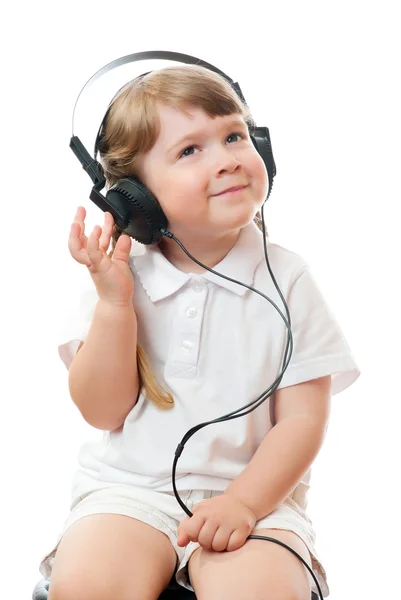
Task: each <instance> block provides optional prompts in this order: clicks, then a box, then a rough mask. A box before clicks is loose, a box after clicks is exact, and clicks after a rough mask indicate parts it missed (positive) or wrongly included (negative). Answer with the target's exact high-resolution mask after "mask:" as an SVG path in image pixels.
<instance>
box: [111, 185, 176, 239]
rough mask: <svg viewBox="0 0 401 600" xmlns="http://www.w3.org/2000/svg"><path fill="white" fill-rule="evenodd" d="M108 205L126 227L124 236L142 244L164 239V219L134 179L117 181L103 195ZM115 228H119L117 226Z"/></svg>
mask: <svg viewBox="0 0 401 600" xmlns="http://www.w3.org/2000/svg"><path fill="white" fill-rule="evenodd" d="M106 199H107V202H108V203H109V204H110V205H111V206H112V207H113V208H115V210H117V211H118V212H119V213H120V214H123V215H126V221H125V223H127V222H128V225H125V227H124V228H123V232H124V233H126V234H127V235H129V236H130V237H132V238H134V239H135V240H137V241H138V242H140V243H141V244H154V243H157V242H159V241H160V239H161V238H162V237H163V234H162V232H161V230H162V229H166V228H167V218H166V215H165V214H164V212H163V210H162V207H161V206H160V204H159V202H158V201H157V199H156V198H155V196H154V195H153V194H152V192H151V191H150V190H149V189H148V188H147V187H146V186H145V185H144V184H143V183H142V182H141V181H139V179H137V178H136V177H125V178H123V179H119V180H118V181H117V182H116V183H115V184H114V185H113V186H112V187H111V188H110V189H109V190H108V191H107V194H106ZM117 225H118V224H117Z"/></svg>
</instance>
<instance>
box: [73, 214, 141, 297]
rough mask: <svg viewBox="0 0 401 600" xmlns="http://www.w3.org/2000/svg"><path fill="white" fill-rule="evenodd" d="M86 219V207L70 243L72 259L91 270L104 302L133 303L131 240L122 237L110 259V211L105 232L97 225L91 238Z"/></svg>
mask: <svg viewBox="0 0 401 600" xmlns="http://www.w3.org/2000/svg"><path fill="white" fill-rule="evenodd" d="M85 216H86V211H85V208H83V207H82V206H80V207H78V209H77V212H76V215H75V219H74V222H73V223H72V225H71V231H70V237H69V240H68V248H69V251H70V253H71V256H72V257H73V258H74V259H75V260H76V261H77V262H79V263H80V264H81V265H86V266H87V267H88V270H89V273H90V275H91V277H92V279H93V282H94V284H95V286H96V290H97V293H98V296H99V298H100V299H101V300H104V301H106V302H108V303H110V304H115V305H128V304H129V303H132V297H133V295H134V281H133V276H132V272H131V269H130V267H129V264H128V259H129V253H130V250H131V238H130V237H129V236H128V235H121V236H120V237H119V239H118V241H117V244H116V247H115V249H114V253H113V256H112V258H110V256H109V255H108V254H107V252H108V249H109V245H110V240H111V236H112V233H113V226H114V219H113V217H112V215H111V214H110V213H108V212H106V213H105V216H104V225H103V229H102V228H101V227H99V225H96V226H95V227H94V229H93V231H92V233H91V234H90V236H89V238H87V237H86V235H85Z"/></svg>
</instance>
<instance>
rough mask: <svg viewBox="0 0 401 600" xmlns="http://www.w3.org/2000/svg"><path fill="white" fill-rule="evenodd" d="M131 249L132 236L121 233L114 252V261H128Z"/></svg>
mask: <svg viewBox="0 0 401 600" xmlns="http://www.w3.org/2000/svg"><path fill="white" fill-rule="evenodd" d="M130 251H131V238H130V237H129V236H128V235H125V234H123V235H120V237H119V238H118V240H117V244H116V247H115V248H114V252H113V261H115V260H122V261H124V262H126V263H128V260H129V254H130Z"/></svg>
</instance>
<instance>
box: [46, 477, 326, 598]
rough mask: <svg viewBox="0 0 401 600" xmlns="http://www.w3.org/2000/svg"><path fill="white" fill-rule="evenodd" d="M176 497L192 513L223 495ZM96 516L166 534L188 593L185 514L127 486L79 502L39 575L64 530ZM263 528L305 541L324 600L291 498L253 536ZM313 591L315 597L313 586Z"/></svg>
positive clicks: (309, 540) (170, 496)
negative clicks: (181, 541) (181, 538)
mask: <svg viewBox="0 0 401 600" xmlns="http://www.w3.org/2000/svg"><path fill="white" fill-rule="evenodd" d="M179 494H180V497H181V499H182V501H183V502H184V504H185V505H186V506H187V507H188V508H189V510H190V511H191V512H192V507H193V506H194V505H195V504H197V503H198V502H201V501H202V500H205V499H207V498H211V497H213V496H218V495H220V494H222V492H215V491H200V490H189V491H184V492H181V491H180V492H179ZM99 513H112V514H119V515H126V516H128V517H132V518H134V519H137V520H139V521H142V522H143V523H147V524H148V525H152V527H155V528H156V529H158V530H159V531H162V532H163V533H165V534H166V535H167V536H168V538H169V539H170V541H171V543H172V545H173V547H174V550H175V552H176V553H177V557H178V560H177V568H176V573H175V579H176V581H177V583H178V584H179V585H181V586H183V587H185V588H188V589H189V590H192V589H193V588H192V587H191V584H190V582H189V578H188V561H189V559H190V557H191V554H192V553H193V552H194V551H195V550H196V549H197V548H198V547H199V544H197V543H195V542H190V543H189V544H188V546H186V547H185V548H181V547H179V546H177V528H178V525H179V524H180V523H181V521H182V520H183V519H184V518H185V516H186V513H184V511H183V510H182V508H181V507H180V505H179V504H178V502H177V500H176V498H175V496H174V493H173V492H171V493H170V492H157V491H154V490H147V489H143V488H135V487H132V486H127V485H116V486H113V487H107V488H103V489H99V490H95V491H93V492H90V493H89V494H87V495H86V496H84V497H83V498H81V499H80V501H79V502H78V503H77V504H75V506H73V507H72V510H71V513H70V515H69V517H68V519H67V520H66V522H65V523H64V526H63V528H62V532H61V534H60V535H59V538H58V540H57V543H56V546H55V547H54V548H53V550H52V551H51V552H50V553H49V554H47V555H46V556H45V557H44V558H43V559H42V561H41V563H40V567H39V571H40V573H41V574H42V575H43V576H44V577H46V578H47V579H50V576H51V571H52V566H53V563H54V558H55V555H56V552H57V546H58V544H59V543H60V540H61V538H62V537H63V535H64V533H65V532H66V531H67V529H68V528H69V527H70V526H71V525H72V524H73V523H75V522H76V521H78V520H79V519H82V518H83V517H86V516H88V515H93V514H99ZM265 528H266V529H269V528H270V529H286V530H289V531H293V532H294V533H296V534H297V535H298V536H299V537H300V538H301V539H302V540H303V541H304V543H305V544H306V546H307V548H308V549H309V552H310V555H311V560H312V570H313V572H314V575H315V577H316V578H317V580H318V582H319V585H320V587H321V590H322V592H323V596H324V597H325V598H326V597H327V596H328V595H329V589H328V585H327V579H326V573H325V570H324V568H323V566H322V565H321V563H320V561H319V558H318V556H317V554H316V551H315V549H314V542H315V533H314V531H313V527H312V522H311V521H310V519H309V518H308V516H307V515H306V513H305V512H304V511H303V510H302V509H301V508H300V507H299V506H298V505H297V504H296V503H295V502H294V501H293V500H292V499H291V498H288V499H287V500H285V502H284V503H283V504H281V505H280V506H279V507H278V508H277V509H276V510H274V511H273V512H272V513H270V515H268V516H267V517H265V518H264V519H261V520H260V521H258V522H257V523H256V526H255V528H254V530H253V533H255V532H256V531H257V530H258V529H265ZM312 591H314V592H315V593H317V589H316V587H315V584H314V582H313V584H312Z"/></svg>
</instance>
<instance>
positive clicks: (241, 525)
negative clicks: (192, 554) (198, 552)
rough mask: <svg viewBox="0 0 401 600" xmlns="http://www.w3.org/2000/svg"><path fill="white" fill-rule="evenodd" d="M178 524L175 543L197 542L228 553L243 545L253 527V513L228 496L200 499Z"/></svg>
mask: <svg viewBox="0 0 401 600" xmlns="http://www.w3.org/2000/svg"><path fill="white" fill-rule="evenodd" d="M192 512H193V516H192V517H186V518H185V519H184V520H183V521H182V523H180V525H179V527H178V542H177V543H178V545H179V546H186V545H187V544H189V542H198V543H199V544H200V545H201V546H202V548H204V549H205V550H215V551H216V552H222V551H223V550H227V551H228V552H231V551H233V550H238V549H239V548H241V546H243V545H244V544H245V541H246V539H247V537H248V536H249V535H250V534H251V532H252V530H253V528H254V527H255V523H256V517H255V515H254V513H253V512H252V511H251V510H250V509H249V508H248V507H246V506H245V504H242V502H241V501H240V500H238V499H237V498H233V497H232V496H228V495H224V494H223V495H221V496H216V497H214V498H209V499H208V500H203V501H202V502H199V504H196V505H195V506H194V508H193V509H192Z"/></svg>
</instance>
